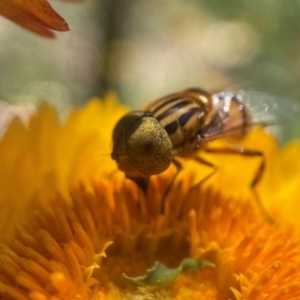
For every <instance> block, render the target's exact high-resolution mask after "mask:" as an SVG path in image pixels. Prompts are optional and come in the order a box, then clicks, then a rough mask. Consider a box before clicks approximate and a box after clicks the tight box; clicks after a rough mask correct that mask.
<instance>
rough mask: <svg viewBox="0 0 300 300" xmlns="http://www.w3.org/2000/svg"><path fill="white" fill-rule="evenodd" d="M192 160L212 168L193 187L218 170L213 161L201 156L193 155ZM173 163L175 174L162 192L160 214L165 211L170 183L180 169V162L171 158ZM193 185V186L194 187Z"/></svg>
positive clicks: (171, 183)
mask: <svg viewBox="0 0 300 300" xmlns="http://www.w3.org/2000/svg"><path fill="white" fill-rule="evenodd" d="M194 160H196V161H197V162H199V163H200V164H203V165H205V166H207V167H210V168H212V169H213V170H212V171H211V172H210V173H209V174H208V175H207V176H205V177H204V178H203V179H201V181H200V182H198V183H197V184H196V185H195V186H194V187H196V186H199V185H201V184H203V183H204V182H205V181H206V180H208V179H209V178H210V177H211V176H212V175H213V174H215V173H216V171H217V170H218V167H217V166H216V165H214V164H213V163H211V162H209V161H207V160H205V159H203V158H201V157H195V158H194ZM173 164H174V165H175V167H176V174H175V175H174V177H173V178H172V180H171V182H170V183H169V185H168V187H167V188H166V190H165V192H164V194H163V199H162V205H161V214H163V213H164V211H165V204H166V198H167V196H168V194H169V192H170V190H171V187H172V185H173V184H174V181H175V179H176V178H177V176H178V174H179V173H180V172H181V170H182V166H181V163H180V162H179V161H177V160H175V159H173ZM194 187H193V188H194Z"/></svg>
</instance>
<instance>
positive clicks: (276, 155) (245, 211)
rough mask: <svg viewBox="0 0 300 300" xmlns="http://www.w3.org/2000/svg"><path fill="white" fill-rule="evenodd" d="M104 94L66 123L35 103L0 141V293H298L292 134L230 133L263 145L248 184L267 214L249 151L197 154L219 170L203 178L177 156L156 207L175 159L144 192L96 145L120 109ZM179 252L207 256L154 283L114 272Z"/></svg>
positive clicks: (132, 271) (168, 261) (171, 258)
mask: <svg viewBox="0 0 300 300" xmlns="http://www.w3.org/2000/svg"><path fill="white" fill-rule="evenodd" d="M114 98H115V97H114V96H113V94H110V95H108V96H107V97H106V99H105V101H104V102H100V101H99V100H96V99H94V100H91V102H90V103H89V104H88V105H87V106H86V107H85V108H83V109H81V110H78V111H74V112H73V113H71V115H70V117H69V119H68V120H67V122H66V124H64V125H61V124H60V123H59V122H58V120H57V117H56V115H55V112H54V111H53V109H52V108H50V107H49V106H47V105H43V106H42V107H41V108H40V109H39V111H38V112H37V114H36V115H35V116H34V117H33V118H32V119H31V122H30V124H29V126H28V129H25V128H24V127H23V126H22V125H20V124H19V122H18V121H17V120H16V121H14V122H13V123H12V124H11V126H10V127H9V129H8V131H7V132H6V135H5V136H4V138H3V140H2V141H1V142H0V165H1V168H0V200H1V210H0V221H1V228H2V231H1V235H0V236H1V237H2V240H3V243H2V246H1V247H0V293H1V296H2V298H3V299H24V300H25V299H34V300H44V299H49V300H50V299H51V300H52V299H178V300H179V299H236V300H242V299H250V300H255V299H257V300H258V299H274V300H275V299H280V300H282V299H298V298H299V297H300V286H299V279H300V270H299V263H300V255H299V250H300V244H299V238H300V234H299V233H300V231H299V220H298V217H297V208H298V202H297V201H298V198H299V195H300V185H299V184H298V182H299V170H300V165H299V163H298V160H295V157H297V156H298V155H299V153H300V145H299V143H298V142H292V143H290V144H289V145H288V146H287V147H285V148H284V149H279V148H278V146H277V143H276V141H275V139H274V138H272V137H271V136H269V135H267V134H266V133H265V132H264V131H263V130H256V131H253V132H252V133H250V134H249V135H248V136H247V137H246V138H245V139H244V140H243V141H240V143H241V144H243V145H244V146H245V147H248V148H255V149H257V150H263V151H264V153H265V155H266V160H267V167H266V171H265V174H264V176H263V179H262V181H261V182H260V183H259V186H258V188H257V191H258V194H259V195H260V198H261V201H262V202H263V204H264V206H265V207H266V209H267V211H268V212H269V213H270V214H271V215H272V216H273V217H274V218H275V220H276V223H275V224H274V225H271V224H269V223H268V222H267V221H266V219H265V218H264V216H263V215H262V213H261V211H260V210H259V209H258V207H257V203H256V201H255V198H254V196H253V191H251V189H250V187H249V184H250V182H251V180H252V179H253V176H254V173H255V170H256V169H257V167H258V165H259V158H257V159H256V158H245V157H236V156H228V155H214V154H206V158H207V159H209V160H210V161H212V162H214V163H215V164H217V165H218V166H219V170H218V172H217V173H216V174H215V175H214V176H212V177H211V178H210V179H209V180H208V181H207V182H205V184H203V185H201V186H199V185H198V186H197V185H195V184H196V183H197V182H199V179H201V178H203V177H204V176H205V174H207V173H208V172H210V170H209V169H206V167H204V166H201V165H199V164H198V163H196V162H195V161H192V160H187V161H183V167H184V168H183V171H182V172H181V173H180V174H179V176H178V178H177V179H176V181H175V183H174V184H173V186H172V188H171V191H170V193H169V194H168V196H167V199H166V209H165V212H164V214H162V213H161V202H162V197H163V194H164V191H165V189H166V187H167V186H168V184H169V182H170V181H171V179H172V178H173V176H174V173H175V168H174V167H171V168H169V169H168V170H167V171H166V172H164V173H163V174H161V175H158V176H153V178H151V181H150V186H149V188H148V191H147V194H146V195H145V194H144V193H143V192H142V191H141V190H140V189H139V188H138V187H137V186H136V185H135V184H134V183H133V182H131V181H130V180H127V179H125V178H124V174H123V173H121V172H119V171H118V170H117V169H116V166H115V163H114V162H113V161H112V160H111V159H110V157H109V155H106V154H109V153H110V152H111V146H112V145H111V133H112V130H113V127H114V124H115V123H116V121H117V120H118V119H119V118H120V116H121V115H122V114H124V113H125V111H126V110H125V108H123V107H121V106H119V105H118V104H117V103H116V102H115V100H114ZM226 143H228V142H227V141H216V142H214V144H215V145H216V146H217V145H220V144H222V145H224V144H226ZM186 257H190V258H194V259H196V260H203V259H205V260H208V261H211V262H212V263H214V264H215V267H213V268H204V269H201V270H200V269H199V270H193V271H189V272H184V273H182V274H180V275H179V276H178V277H177V279H176V280H175V281H174V282H172V283H170V284H168V285H165V286H160V287H153V286H148V285H145V286H137V285H136V284H135V283H133V282H131V281H130V280H128V279H127V278H125V277H124V276H123V275H122V274H123V273H125V274H126V275H128V276H130V277H136V276H141V275H143V274H146V270H147V269H149V268H151V267H152V266H153V265H154V262H155V261H160V262H161V263H163V264H165V265H167V266H168V267H170V268H174V267H177V266H178V265H179V263H180V262H181V260H182V259H184V258H186Z"/></svg>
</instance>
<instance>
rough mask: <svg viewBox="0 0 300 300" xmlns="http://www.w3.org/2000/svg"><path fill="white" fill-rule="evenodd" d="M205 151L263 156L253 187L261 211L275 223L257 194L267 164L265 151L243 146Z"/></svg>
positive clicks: (269, 220)
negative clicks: (256, 188)
mask: <svg viewBox="0 0 300 300" xmlns="http://www.w3.org/2000/svg"><path fill="white" fill-rule="evenodd" d="M205 151H206V152H209V153H217V154H235V155H242V156H247V157H260V158H261V162H260V165H259V167H258V169H257V170H256V173H255V175H254V178H253V180H252V182H251V189H252V191H253V194H254V197H255V199H256V203H257V205H258V207H259V209H260V211H261V213H262V214H263V215H264V217H265V218H266V220H267V221H268V222H269V223H271V224H272V223H274V220H273V218H272V217H271V216H270V215H269V213H268V212H267V211H266V209H265V207H264V205H263V204H262V202H261V199H260V197H259V195H258V194H257V192H256V190H255V187H256V185H257V184H258V183H259V181H260V180H261V178H262V175H263V173H264V170H265V166H266V160H265V156H264V154H263V152H261V151H259V150H250V149H246V148H243V147H228V148H216V149H214V148H207V149H205Z"/></svg>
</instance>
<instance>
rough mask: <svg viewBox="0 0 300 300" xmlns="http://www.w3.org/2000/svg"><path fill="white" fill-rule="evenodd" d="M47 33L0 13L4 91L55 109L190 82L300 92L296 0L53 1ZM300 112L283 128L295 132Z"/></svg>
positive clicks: (143, 95) (0, 85) (144, 96)
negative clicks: (55, 17) (50, 34)
mask: <svg viewBox="0 0 300 300" xmlns="http://www.w3.org/2000/svg"><path fill="white" fill-rule="evenodd" d="M51 5H52V6H53V7H54V9H55V10H56V11H57V12H58V13H59V14H60V15H61V16H63V17H64V18H65V19H66V21H67V22H68V23H69V26H70V28H71V32H66V33H57V39H55V40H47V39H45V38H41V37H39V36H37V35H34V34H32V33H30V32H27V31H25V30H24V29H22V28H20V27H18V26H17V25H15V24H13V23H11V22H9V21H7V20H6V19H4V18H0V45H1V46H0V99H1V100H5V101H8V102H10V103H24V102H32V103H37V102H38V101H40V100H48V101H50V102H52V103H53V104H54V105H55V106H56V107H58V108H59V109H63V108H64V107H66V106H70V105H79V104H83V103H84V102H85V101H88V99H89V98H90V97H92V96H95V95H96V96H98V95H102V94H103V93H104V92H105V91H106V90H107V89H114V90H116V91H117V92H118V94H119V95H120V98H121V99H122V101H123V102H126V103H128V105H130V106H131V107H133V108H138V107H142V106H143V105H144V104H145V102H146V101H149V100H152V99H155V98H157V97H160V96H163V95H164V94H167V93H170V92H173V91H177V90H180V89H182V88H185V87H189V86H200V87H202V88H204V89H207V90H209V91H219V90H225V89H238V88H244V89H248V90H258V91H266V92H270V93H273V94H276V95H279V96H282V97H287V98H294V99H300V85H299V84H298V81H299V78H300V19H299V15H300V1H299V0H297V1H281V0H264V1H261V0H252V1H249V0H227V1H223V0H200V1H196V0H172V1H163V0H151V1H150V0H104V1H102V0H86V2H83V3H80V4H70V3H63V2H58V1H51ZM299 132H300V120H299V121H298V120H295V121H294V122H293V123H291V124H290V125H288V126H287V127H286V128H285V130H284V136H285V139H287V138H290V137H292V136H299Z"/></svg>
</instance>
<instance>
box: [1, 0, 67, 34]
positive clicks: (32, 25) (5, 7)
mask: <svg viewBox="0 0 300 300" xmlns="http://www.w3.org/2000/svg"><path fill="white" fill-rule="evenodd" d="M0 14H1V15H2V16H4V17H6V18H7V19H9V20H11V21H13V22H15V23H17V24H19V25H20V26H22V27H24V28H27V29H29V30H30V31H33V32H35V33H37V34H40V35H42V36H45V37H49V38H53V37H54V34H53V33H52V32H51V30H49V29H52V30H57V31H68V30H69V27H68V24H67V23H66V21H65V20H64V19H63V18H62V17H61V16H60V15H59V14H57V13H56V11H55V10H53V8H52V7H51V5H50V4H49V3H48V1H46V0H2V1H1V2H0Z"/></svg>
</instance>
